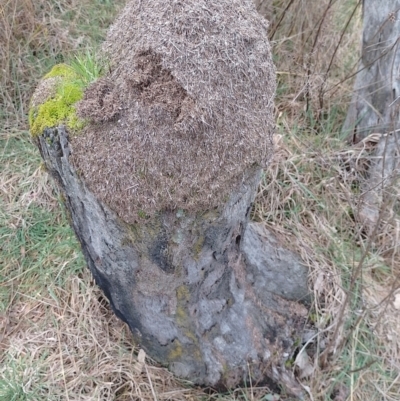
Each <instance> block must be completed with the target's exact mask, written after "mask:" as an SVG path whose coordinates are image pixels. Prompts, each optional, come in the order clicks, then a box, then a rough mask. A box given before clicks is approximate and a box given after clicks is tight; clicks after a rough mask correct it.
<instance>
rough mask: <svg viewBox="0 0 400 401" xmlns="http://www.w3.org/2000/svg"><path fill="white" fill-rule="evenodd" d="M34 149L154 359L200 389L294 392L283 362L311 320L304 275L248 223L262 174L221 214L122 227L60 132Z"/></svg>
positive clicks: (165, 217) (177, 215) (92, 263)
mask: <svg viewBox="0 0 400 401" xmlns="http://www.w3.org/2000/svg"><path fill="white" fill-rule="evenodd" d="M37 142H38V146H39V149H40V151H41V154H42V157H43V159H44V161H45V164H46V166H47V168H48V169H49V171H50V173H51V174H52V175H53V176H54V177H55V178H56V180H57V181H58V183H59V186H60V188H61V190H62V193H63V196H64V199H65V204H66V207H67V209H68V211H69V213H70V217H71V224H72V225H73V228H74V230H75V232H76V235H77V236H78V238H79V240H80V243H81V245H82V249H83V252H84V255H85V258H86V261H87V263H88V265H89V267H90V269H91V271H92V273H93V275H94V277H95V279H96V282H97V284H98V285H99V286H100V287H101V288H102V290H103V291H104V293H105V294H106V296H107V298H108V299H109V300H110V303H111V305H112V307H113V309H114V311H115V313H116V314H117V316H118V317H119V318H121V319H122V320H124V321H125V322H126V323H127V324H128V325H129V327H130V329H131V331H132V333H133V334H134V337H135V339H136V340H137V342H138V343H139V344H140V345H141V346H142V347H143V348H144V349H145V350H146V351H147V353H148V354H149V355H150V356H151V357H152V358H154V359H155V360H157V361H158V362H160V363H162V364H165V365H168V367H169V368H170V369H171V370H172V372H174V373H175V374H177V375H178V376H180V377H184V378H187V379H189V380H192V381H194V382H196V383H199V384H204V385H211V386H216V387H218V386H222V387H233V386H237V385H239V384H241V383H243V382H246V381H247V380H248V379H249V378H251V379H252V383H253V384H255V383H261V382H268V381H271V380H272V381H274V382H278V383H280V384H281V385H283V386H285V387H286V388H287V390H288V391H289V392H292V393H293V392H294V393H296V392H297V391H298V387H297V385H296V382H295V381H294V379H293V377H292V375H291V373H290V372H287V371H286V369H285V362H287V360H288V359H289V358H291V357H292V355H293V351H294V349H295V343H296V342H298V340H299V338H301V333H302V327H303V325H304V322H305V318H306V314H307V310H306V308H305V306H304V302H305V301H307V300H308V298H309V293H308V288H307V271H306V268H305V267H304V266H303V265H302V264H301V263H300V261H299V259H298V258H297V257H296V256H295V255H294V254H292V253H291V252H288V251H285V250H283V249H282V248H281V247H280V246H279V244H278V243H277V242H276V241H275V240H274V239H273V238H272V237H271V235H270V234H269V233H268V232H267V231H266V230H265V229H263V228H262V226H261V225H259V224H256V223H249V214H250V209H251V205H252V202H253V199H254V196H255V192H256V189H257V185H258V182H259V177H260V171H253V172H251V173H249V174H248V179H247V180H245V181H243V183H242V186H241V189H240V190H239V191H237V192H235V193H233V194H232V195H231V197H230V199H229V200H228V201H227V203H226V204H225V205H224V206H223V207H221V208H219V209H215V210H210V211H204V213H197V214H192V215H190V214H186V213H185V212H184V211H182V210H175V211H166V212H163V213H161V214H159V215H158V216H156V217H154V218H151V219H148V220H147V221H146V222H145V223H144V224H140V225H139V224H136V225H128V224H127V223H125V222H123V221H122V220H120V219H119V218H118V217H117V215H116V214H115V213H114V212H113V211H112V210H110V209H109V208H108V207H107V206H106V205H104V204H102V203H100V202H99V201H98V200H97V199H96V197H95V196H94V195H93V194H92V193H91V192H90V191H89V190H88V188H87V187H86V185H85V184H84V183H83V182H82V181H81V180H80V178H79V176H78V175H77V173H76V172H75V170H74V168H73V167H72V166H71V164H70V163H69V155H70V153H71V149H70V145H69V142H68V135H67V132H66V130H65V128H64V127H63V126H59V127H58V128H53V129H46V130H45V132H44V134H43V135H42V136H39V137H38V139H37Z"/></svg>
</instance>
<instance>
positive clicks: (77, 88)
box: [29, 64, 85, 137]
mask: <svg viewBox="0 0 400 401" xmlns="http://www.w3.org/2000/svg"><path fill="white" fill-rule="evenodd" d="M54 77H60V79H59V80H57V81H56V83H55V85H56V94H55V96H53V97H51V98H50V99H47V100H45V101H44V102H43V103H42V104H40V105H38V106H35V107H31V109H30V110H29V125H30V131H31V135H32V136H33V137H35V136H37V135H41V134H42V133H43V131H44V129H45V128H51V127H56V126H57V125H60V124H65V125H66V126H67V127H68V128H69V129H70V130H72V131H75V132H76V131H79V130H81V129H82V128H83V127H84V124H85V122H84V120H82V119H80V118H78V116H77V115H76V109H75V104H76V103H77V102H78V101H79V100H81V99H82V97H83V90H84V87H83V85H82V82H81V81H80V80H79V78H78V75H77V74H76V73H75V72H74V71H73V69H72V68H71V67H69V66H67V65H65V64H59V65H56V66H55V67H53V69H52V70H51V71H50V72H49V73H48V74H47V75H45V77H44V79H48V78H54Z"/></svg>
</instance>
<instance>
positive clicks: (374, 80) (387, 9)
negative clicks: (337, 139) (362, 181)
mask: <svg viewBox="0 0 400 401" xmlns="http://www.w3.org/2000/svg"><path fill="white" fill-rule="evenodd" d="M399 11H400V0H379V1H378V0H364V1H363V40H362V58H361V62H360V66H359V72H358V74H357V77H356V82H355V86H354V94H353V99H352V103H351V105H350V108H349V111H348V114H347V118H346V121H345V124H344V127H343V129H344V131H345V132H348V133H349V136H350V139H351V140H352V141H353V142H358V141H360V140H362V139H363V138H365V137H367V136H368V135H369V134H371V133H379V134H381V139H380V141H379V144H378V146H377V149H376V151H375V153H374V155H373V157H372V158H371V167H370V170H369V180H368V182H367V183H366V185H365V186H364V188H363V192H364V193H365V196H364V205H363V207H362V208H361V217H362V218H363V219H364V220H365V222H366V223H368V224H371V223H372V224H374V223H376V222H377V221H378V216H379V210H380V208H381V205H382V204H383V203H385V204H387V202H392V200H391V199H393V188H394V187H395V186H396V181H397V180H398V176H399V167H400V164H399V163H400V160H399V154H400V148H399V140H400V136H399V132H398V131H399V122H400V120H399V116H400V115H399V106H400V73H399V66H400V48H399V34H400V13H399Z"/></svg>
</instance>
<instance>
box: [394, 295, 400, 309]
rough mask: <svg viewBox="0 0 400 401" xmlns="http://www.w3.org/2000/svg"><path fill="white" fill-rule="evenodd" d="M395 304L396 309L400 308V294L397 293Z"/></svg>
mask: <svg viewBox="0 0 400 401" xmlns="http://www.w3.org/2000/svg"><path fill="white" fill-rule="evenodd" d="M393 306H394V307H395V309H397V310H400V294H396V295H395V296H394V302H393Z"/></svg>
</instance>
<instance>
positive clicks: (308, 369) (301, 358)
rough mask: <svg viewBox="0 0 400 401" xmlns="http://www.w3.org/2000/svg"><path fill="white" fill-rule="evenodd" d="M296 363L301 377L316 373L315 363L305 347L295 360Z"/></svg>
mask: <svg viewBox="0 0 400 401" xmlns="http://www.w3.org/2000/svg"><path fill="white" fill-rule="evenodd" d="M294 364H295V365H296V366H297V368H298V370H299V377H300V379H303V378H304V377H309V376H311V375H312V374H313V373H314V365H313V364H312V363H311V362H310V358H309V356H308V355H307V352H306V351H305V350H304V349H303V350H301V351H300V352H299V354H298V355H297V357H296V360H295V361H294Z"/></svg>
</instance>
